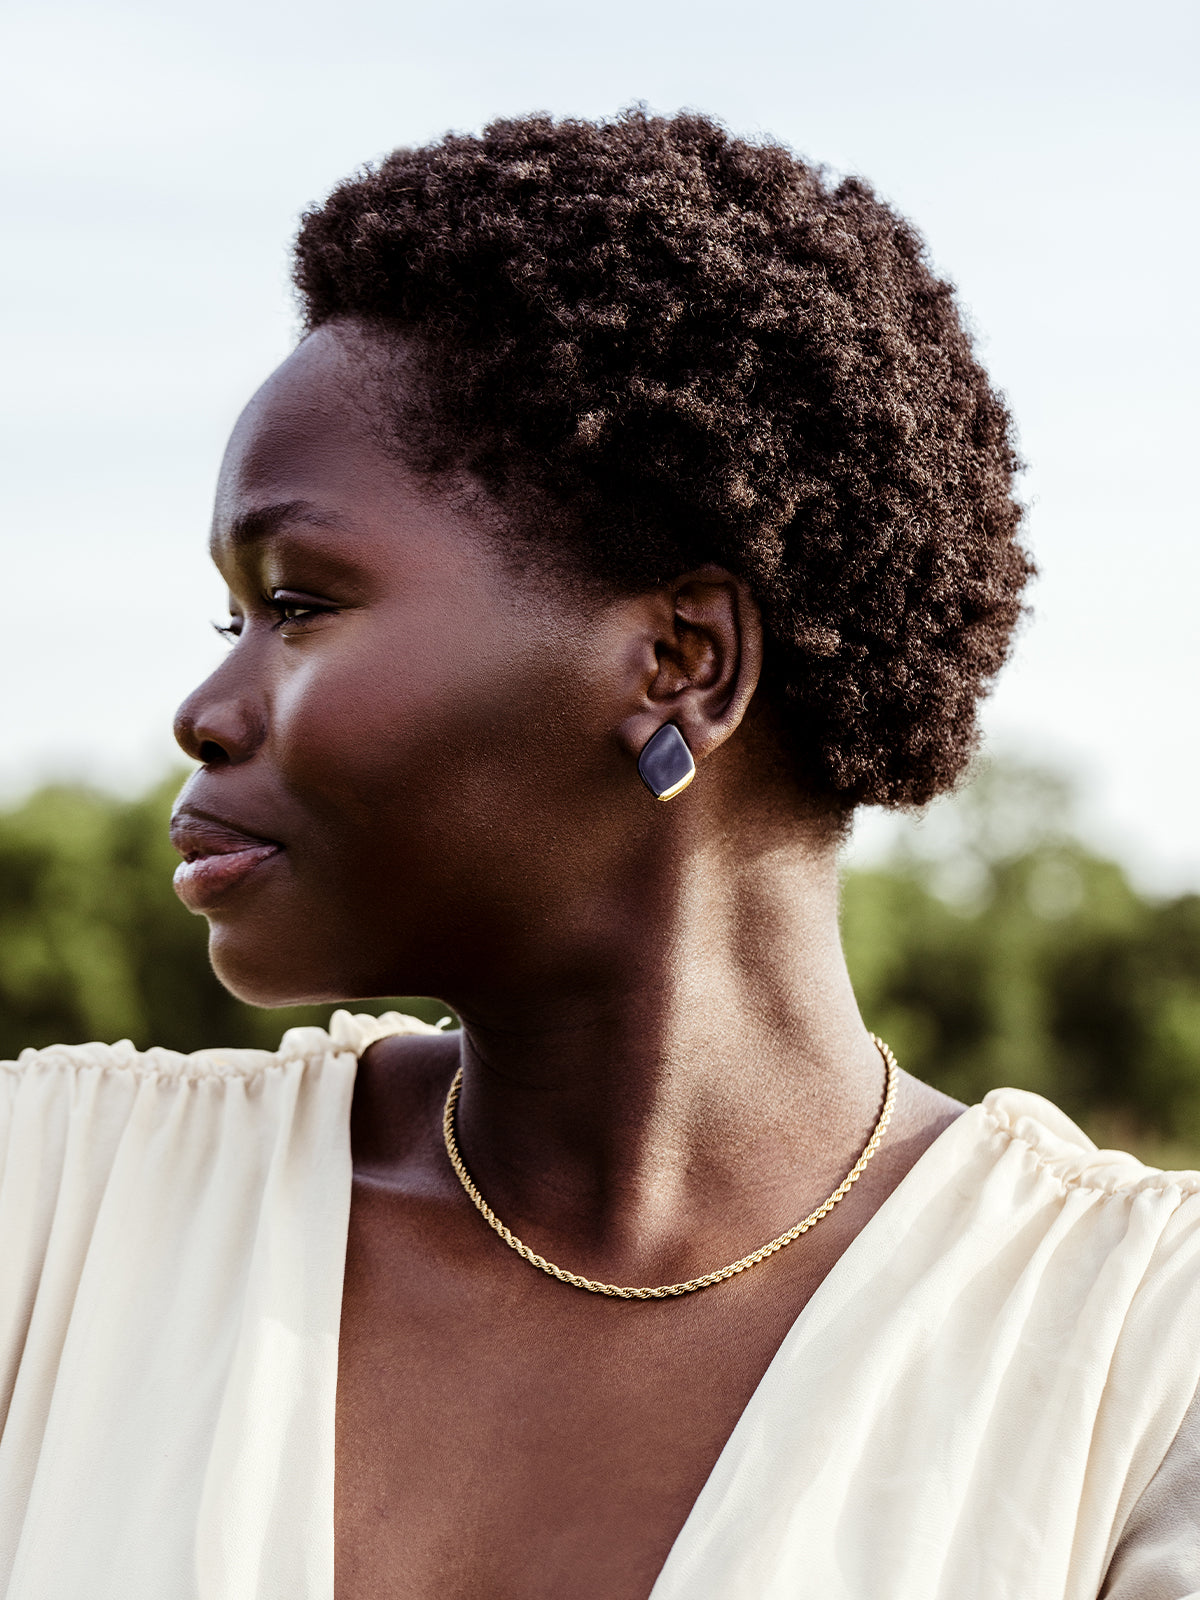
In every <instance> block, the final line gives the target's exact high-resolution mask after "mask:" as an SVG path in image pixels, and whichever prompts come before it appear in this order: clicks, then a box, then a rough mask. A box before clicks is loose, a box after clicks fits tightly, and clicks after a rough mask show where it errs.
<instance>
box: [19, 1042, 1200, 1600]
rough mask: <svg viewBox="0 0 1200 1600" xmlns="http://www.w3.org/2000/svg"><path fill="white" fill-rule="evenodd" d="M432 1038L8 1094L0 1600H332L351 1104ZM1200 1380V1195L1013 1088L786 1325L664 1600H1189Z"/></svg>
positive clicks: (684, 1541)
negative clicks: (379, 1074) (390, 1058)
mask: <svg viewBox="0 0 1200 1600" xmlns="http://www.w3.org/2000/svg"><path fill="white" fill-rule="evenodd" d="M417 1030H422V1031H423V1030H424V1025H423V1024H421V1023H418V1022H415V1021H413V1020H412V1019H411V1018H401V1017H397V1016H392V1017H389V1018H384V1019H375V1018H353V1017H350V1016H349V1015H348V1014H346V1013H344V1012H339V1013H338V1014H337V1015H336V1016H335V1017H334V1019H333V1021H332V1023H331V1031H330V1033H329V1034H326V1033H325V1032H323V1031H322V1030H320V1029H316V1028H301V1029H295V1030H293V1031H292V1032H290V1033H289V1034H287V1035H286V1036H285V1038H284V1040H283V1043H282V1045H281V1047H280V1049H279V1050H278V1052H276V1053H274V1054H272V1053H269V1052H266V1051H254V1050H228V1051H222V1050H207V1051H202V1052H200V1053H199V1054H197V1055H193V1056H180V1055H176V1054H174V1053H172V1052H170V1051H166V1050H151V1051H147V1052H145V1053H139V1052H137V1051H135V1050H134V1049H133V1048H132V1046H130V1045H128V1044H120V1045H114V1046H105V1045H86V1046H81V1047H73V1048H67V1047H61V1048H55V1049H49V1050H40V1051H26V1052H25V1054H24V1055H23V1056H22V1058H21V1060H20V1062H19V1063H13V1062H7V1063H3V1064H2V1065H0V1424H2V1429H3V1431H2V1433H0V1596H3V1597H5V1600H332V1596H333V1470H334V1404H335V1389H336V1379H337V1343H338V1327H339V1320H340V1305H341V1292H342V1274H343V1265H344V1255H345V1245H346V1228H347V1220H348V1216H349V1206H350V1183H351V1165H350V1141H349V1113H350V1098H351V1091H352V1088H353V1082H354V1074H355V1067H356V1063H357V1057H358V1055H359V1054H360V1053H361V1051H362V1050H363V1049H365V1048H366V1045H367V1044H369V1043H370V1042H371V1041H372V1040H373V1039H375V1038H379V1037H381V1036H382V1035H384V1034H386V1033H390V1032H400V1031H417ZM564 1292H565V1291H564ZM147 1330H150V1331H149V1332H147ZM1198 1378H1200V1175H1198V1174H1196V1173H1161V1172H1157V1171H1154V1170H1153V1169H1150V1168H1147V1167H1144V1166H1142V1165H1141V1164H1140V1163H1139V1162H1138V1161H1136V1160H1134V1159H1133V1157H1131V1156H1126V1155H1118V1154H1114V1153H1112V1152H1107V1151H1097V1150H1096V1149H1095V1148H1094V1146H1093V1145H1092V1144H1090V1143H1089V1141H1088V1140H1087V1139H1086V1138H1085V1137H1084V1136H1083V1135H1082V1134H1081V1133H1080V1132H1079V1131H1078V1129H1076V1128H1075V1127H1074V1126H1073V1124H1072V1123H1070V1122H1069V1121H1068V1120H1067V1118H1066V1117H1064V1116H1063V1115H1062V1114H1061V1112H1059V1111H1057V1110H1056V1109H1055V1108H1054V1107H1053V1106H1051V1105H1049V1104H1048V1103H1047V1102H1046V1101H1044V1100H1042V1099H1040V1098H1038V1097H1037V1096H1036V1095H1030V1094H1026V1093H1023V1092H1019V1091H1015V1090H999V1091H997V1092H996V1093H994V1094H991V1095H989V1096H988V1098H987V1099H986V1100H985V1101H984V1103H983V1104H982V1105H979V1106H975V1107H973V1108H972V1109H971V1110H969V1111H968V1112H967V1113H966V1114H965V1115H963V1116H962V1117H960V1118H959V1120H958V1121H957V1122H955V1123H954V1124H953V1125H952V1126H951V1127H950V1128H948V1129H947V1131H946V1132H945V1133H943V1134H942V1136H941V1137H940V1138H939V1139H938V1140H937V1141H936V1142H935V1144H934V1145H933V1146H932V1147H931V1148H930V1149H929V1150H928V1151H927V1152H926V1153H925V1155H923V1156H922V1157H921V1159H920V1160H919V1161H918V1162H917V1164H916V1166H915V1167H914V1168H913V1169H912V1171H911V1172H910V1173H909V1174H908V1176H907V1177H906V1178H905V1179H904V1181H903V1182H902V1183H901V1184H900V1186H899V1187H898V1188H897V1189H896V1191H895V1192H894V1193H893V1194H892V1195H891V1196H890V1197H889V1199H888V1200H887V1201H886V1202H885V1203H884V1205H883V1206H882V1207H881V1208H880V1210H879V1211H878V1212H877V1213H876V1215H875V1216H874V1217H873V1218H872V1219H871V1221H870V1222H869V1223H868V1224H867V1226H866V1227H865V1228H864V1229H863V1231H862V1232H861V1233H860V1234H859V1235H858V1237H857V1238H856V1239H855V1241H854V1242H853V1243H852V1244H851V1246H850V1248H849V1249H848V1250H847V1252H846V1253H845V1255H844V1256H843V1257H842V1258H841V1260H840V1261H839V1262H838V1263H837V1265H836V1266H835V1267H834V1269H833V1271H832V1272H831V1273H830V1275H829V1276H828V1278H826V1280H825V1281H824V1283H823V1284H822V1285H821V1286H820V1288H819V1289H818V1290H817V1292H816V1294H815V1295H814V1296H813V1298H812V1299H811V1301H810V1302H809V1304H808V1305H807V1306H806V1307H805V1309H804V1311H803V1312H802V1313H801V1315H800V1316H799V1318H798V1319H797V1321H796V1323H795V1325H794V1326H793V1327H792V1329H791V1331H790V1332H789V1333H788V1335H787V1337H786V1338H785V1340H784V1342H783V1344H782V1346H781V1348H780V1350H779V1352H778V1354H777V1355H776V1357H775V1359H774V1361H773V1362H772V1363H771V1366H770V1368H769V1369H768V1371H767V1373H766V1375H765V1377H764V1378H763V1380H762V1383H761V1384H760V1385H759V1388H758V1389H757V1391H756V1392H755V1394H754V1396H753V1398H752V1399H751V1401H750V1404H749V1406H748V1407H747V1408H746V1411H745V1413H744V1414H743V1416H742V1418H741V1420H740V1421H739V1423H738V1425H737V1428H736V1429H735V1431H734V1433H733V1435H732V1437H731V1438H730V1440H729V1442H728V1444H727V1445H726V1447H725V1450H724V1452H723V1453H722V1455H721V1457H720V1460H719V1461H718V1462H717V1465H716V1467H715V1469H714V1471H713V1473H712V1476H711V1478H710V1479H709V1481H708V1483H707V1484H706V1486H705V1488H704V1490H703V1492H702V1493H701V1495H700V1497H699V1499H698V1500H697V1502H696V1505H695V1507H694V1508H693V1510H692V1512H691V1515H690V1516H689V1518H688V1520H687V1522H686V1524H685V1526H684V1528H683V1530H682V1532H681V1533H680V1535H679V1538H678V1540H677V1541H676V1544H675V1547H674V1549H673V1550H672V1551H671V1554H670V1556H669V1558H668V1560H667V1562H666V1565H665V1566H664V1568H663V1570H662V1573H661V1574H660V1576H659V1578H658V1581H657V1583H656V1585H655V1587H654V1592H653V1600H784V1597H787V1600H843V1597H844V1600H935V1597H936V1600H1096V1597H1097V1596H1098V1595H1102V1596H1103V1597H1104V1600H1183V1597H1185V1596H1192V1597H1200V1408H1196V1409H1193V1410H1191V1411H1189V1408H1191V1406H1192V1401H1193V1397H1194V1396H1195V1394H1196V1389H1197V1380H1198ZM693 1400H694V1401H695V1403H698V1404H702V1403H703V1396H686V1397H684V1403H687V1402H689V1401H693Z"/></svg>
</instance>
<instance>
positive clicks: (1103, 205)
mask: <svg viewBox="0 0 1200 1600" xmlns="http://www.w3.org/2000/svg"><path fill="white" fill-rule="evenodd" d="M1198 14H1200V13H1198V12H1197V8H1195V7H1194V6H1193V5H1185V4H1183V3H1176V0H1148V3H1145V4H1142V5H1140V6H1138V7H1136V8H1135V7H1132V6H1129V5H1121V6H1117V5H1114V4H1111V3H1109V0H1093V3H1089V4H1083V3H1079V0H1069V3H1064V0H1010V3H1008V4H1006V5H1004V6H995V5H986V6H985V5H983V4H975V3H972V0H953V3H951V0H916V3H908V4H906V3H903V0H899V3H897V0H838V3H836V4H834V3H833V0H826V3H825V4H823V5H820V6H818V5H815V4H812V3H810V0H792V3H786V4H785V3H780V0H762V3H760V4H758V5H756V6H754V7H734V6H732V5H721V6H717V5H713V4H711V3H708V0H686V3H680V0H615V3H613V4H609V5H607V6H605V7H603V8H601V7H598V6H595V5H591V6H581V5H576V6H567V5H564V4H562V3H561V0H559V3H555V4H545V3H535V0H511V3H510V4H508V5H507V6H505V7H502V8H501V7H497V6H495V5H487V6H484V5H482V4H479V3H477V0H471V3H455V0H449V3H446V0H441V3H438V4H427V5H425V6H422V7H420V8H417V7H414V6H412V5H409V4H406V3H399V4H391V5H383V4H379V3H377V0H340V3H339V4H337V5H336V6H335V5H333V4H332V3H326V4H324V5H317V4H314V3H311V0H293V3H289V4H287V5H283V4H275V3H260V0H208V3H206V4H204V5H202V6H198V5H194V4H190V3H189V4H188V5H186V6H185V5H183V4H179V3H177V0H155V3H154V4H146V3H113V4H105V3H98V0H90V3H88V4H78V3H77V4H66V3H62V0H36V3H32V0H9V4H8V6H7V9H6V12H5V20H4V22H3V24H2V27H3V32H4V35H5V37H4V39H3V41H2V48H0V59H2V60H3V67H2V69H0V70H2V73H3V79H2V80H0V103H2V105H3V113H2V114H3V117H4V120H5V122H6V123H7V124H8V126H7V130H6V133H7V136H6V137H5V139H4V142H3V154H2V155H0V171H2V174H3V186H4V198H3V214H4V217H5V221H6V223H7V227H6V230H5V232H6V239H5V245H4V249H3V252H2V253H0V272H2V273H3V278H4V283H3V291H2V293H0V308H2V310H3V316H4V322H5V325H6V326H5V346H6V351H7V361H6V366H7V371H8V375H9V382H8V384H7V385H6V390H5V398H4V402H3V404H4V418H3V450H4V456H5V461H4V467H3V474H2V477H0V511H2V515H3V519H4V532H3V538H4V573H5V577H6V580H7V590H8V603H7V605H6V607H5V625H4V627H3V628H0V684H2V686H3V710H2V724H0V793H7V794H9V795H12V794H15V793H19V792H21V791H22V790H24V789H26V788H28V787H29V786H30V785H31V784H33V783H34V782H36V781H38V780H40V779H42V778H44V777H46V776H48V775H52V774H71V775H85V776H89V777H92V778H93V779H95V780H97V781H100V782H104V783H109V784H115V785H118V786H121V787H125V788H135V787H137V786H138V785H139V784H140V783H142V782H144V781H145V780H146V779H147V778H149V777H150V776H153V775H155V774H157V773H158V772H159V771H160V770H161V769H162V768H163V766H164V765H165V764H166V763H167V762H168V761H169V760H170V759H171V746H170V744H169V734H168V731H167V730H168V728H169V722H170V714H171V710H172V708H173V706H174V705H175V703H176V702H177V701H178V700H179V699H180V698H181V696H182V695H183V693H184V692H185V691H186V690H187V688H189V687H190V686H191V684H192V683H193V682H194V681H195V680H196V679H197V678H198V677H199V676H200V675H201V674H202V673H203V672H204V671H206V670H207V668H208V665H209V664H210V663H211V662H212V661H214V660H215V659H216V652H217V650H218V649H219V648H220V647H219V644H218V642H217V640H216V639H215V637H214V636H213V635H212V633H211V630H210V629H209V627H208V622H209V619H210V618H213V617H219V616H221V615H222V613H223V603H222V602H223V597H222V594H221V590H220V587H219V585H218V584H217V583H216V581H215V579H214V577H213V576H212V575H211V574H210V572H209V570H208V568H207V564H206V558H205V554H204V540H205V533H206V526H207V519H208V502H209V497H210V495H211V491H212V485H213V480H214V477H215V473H216V468H217V464H218V460H219V457H220V452H221V448H222V444H223V441H224V438H225V435H226V434H227V432H228V429H229V427H230V425H231V423H232V421H233V419H234V417H235V416H236V414H237V412H238V410H239V408H240V406H241V404H242V403H243V402H244V400H245V398H246V397H247V395H248V394H249V392H250V391H251V390H252V389H253V388H254V386H255V385H256V383H257V382H258V381H259V380H260V379H261V378H262V377H263V376H264V375H265V374H266V372H267V371H268V370H269V369H270V368H271V367H272V365H273V364H274V363H275V362H276V361H278V360H279V358H280V357H281V356H282V355H283V354H284V353H285V352H286V351H287V349H288V348H289V345H290V343H291V341H292V339H293V337H294V321H293V314H292V308H291V304H290V300H289V295H288V289H287V276H286V275H287V254H288V245H289V241H290V238H291V235H292V233H293V231H294V228H295V224H296V219H297V216H298V214H299V212H300V210H301V209H302V208H303V207H304V206H305V205H306V204H307V203H309V202H310V201H312V200H314V199H316V198H319V197H320V196H321V195H322V194H323V193H324V192H325V191H326V190H327V189H328V188H329V187H330V186H331V185H332V184H333V183H334V182H335V181H336V180H337V179H338V178H340V177H342V176H344V175H345V174H346V173H347V172H349V171H350V170H352V169H353V168H354V167H355V166H356V165H358V164H359V163H360V162H361V161H363V160H365V159H367V158H369V157H371V156H373V155H376V154H379V153H382V152H384V151H385V150H387V149H389V148H391V147H392V146H394V145H396V144H401V143H411V142H414V141H422V140H425V139H428V138H432V137H436V136H437V135H438V134H439V133H441V132H443V131H444V130H445V129H446V128H449V127H454V128H459V129H477V128H479V127H480V126H481V125H482V124H483V123H484V122H485V121H487V120H488V119H489V118H490V117H492V116H495V115H498V114H507V113H516V112H521V111H527V110H533V109H546V110H550V111H553V112H557V113H574V114H580V115H586V116H595V115H600V114H604V113H610V112H612V111H614V110H616V109H617V108H619V107H620V106H622V105H624V104H627V103H629V102H630V101H632V100H645V101H647V102H648V103H649V105H650V106H651V107H652V108H653V109H656V110H674V109H677V108H678V107H681V106H693V107H698V108H701V109H703V110H706V111H709V112H713V113H715V114H717V115H718V116H720V117H722V118H723V119H724V120H725V121H726V122H727V123H728V124H729V125H730V126H731V127H732V128H734V129H735V130H736V131H738V132H741V133H749V134H757V133H770V134H772V135H774V136H776V137H778V138H781V139H783V140H785V141H786V142H787V143H789V144H790V145H792V146H793V147H794V148H795V149H797V150H799V151H800V152H802V153H803V154H805V155H806V156H808V157H810V158H812V159H815V160H821V161H825V162H827V163H828V164H829V165H830V166H832V167H833V168H835V169H837V170H839V171H854V172H861V173H863V174H865V175H866V176H867V177H868V178H869V179H870V180H871V181H872V182H873V183H874V184H875V185H876V186H877V188H878V189H879V190H880V191H881V192H882V193H883V194H884V195H885V196H887V197H888V198H889V199H890V200H891V201H892V202H893V203H894V204H895V205H897V206H898V207H899V208H900V209H901V210H902V211H904V212H905V213H907V214H908V215H909V216H910V217H911V218H913V219H914V220H915V221H916V223H917V224H918V226H919V227H920V228H921V230H922V231H923V233H924V234H925V236H926V238H927V239H928V241H929V244H930V248H931V252H932V255H933V258H934V260H935V262H936V264H937V265H938V267H939V268H940V269H941V270H942V271H943V272H944V273H946V274H947V275H948V276H950V277H951V278H952V279H953V280H954V281H955V282H956V283H957V284H958V285H959V288H960V292H961V296H962V299H963V301H964V302H965V304H966V306H967V307H968V309H969V313H970V316H971V318H972V321H973V323H974V326H975V328H976V329H977V332H978V336H979V340H980V346H981V350H982V353H983V355H984V359H985V360H986V361H987V363H988V365H989V367H990V368H991V371H992V373H993V375H994V377H995V378H996V380H997V381H998V382H999V383H1000V384H1001V386H1002V387H1003V388H1004V389H1005V390H1006V391H1007V392H1008V395H1009V398H1010V400H1011V403H1012V405H1013V407H1014V410H1015V412H1016V415H1017V418H1018V421H1019V424H1020V428H1021V440H1022V446H1023V449H1024V453H1025V455H1026V457H1027V459H1028V461H1029V463H1030V467H1029V472H1028V475H1027V479H1026V484H1025V493H1026V495H1027V497H1028V499H1029V501H1030V502H1031V505H1032V512H1031V516H1030V520H1029V536H1030V539H1031V542H1032V544H1033V546H1034V550H1035V554H1036V556H1037V558H1038V561H1039V563H1040V565H1041V568H1042V574H1043V575H1042V578H1041V580H1040V582H1039V584H1038V586H1037V589H1036V593H1035V595H1034V604H1035V609H1036V615H1035V617H1034V620H1033V622H1032V624H1031V625H1030V627H1029V628H1028V629H1027V631H1026V633H1025V636H1024V638H1023V640H1022V643H1021V646H1020V650H1019V652H1018V657H1017V660H1016V662H1015V664H1014V666H1013V667H1012V668H1011V669H1010V671H1009V674H1008V676H1007V678H1006V679H1005V680H1004V682H1003V683H1002V686H1001V688H1000V689H999V691H998V692H997V694H996V696H995V699H994V701H993V702H992V704H991V706H990V709H989V712H988V717H987V729H988V736H989V740H990V742H991V743H992V745H993V746H994V747H996V748H1000V749H1016V750H1021V751H1024V752H1028V753H1032V754H1033V755H1034V756H1036V757H1039V758H1041V759H1046V760H1050V761H1052V762H1055V763H1057V764H1059V765H1062V766H1064V767H1066V768H1067V769H1069V770H1071V771H1073V772H1075V773H1077V774H1078V775H1079V777H1080V781H1081V783H1082V785H1083V789H1084V795H1085V814H1086V820H1087V824H1088V826H1089V827H1090V829H1091V830H1092V832H1093V834H1094V835H1095V836H1096V837H1097V838H1098V839H1099V840H1101V841H1102V842H1103V843H1105V844H1106V845H1107V846H1108V847H1110V848H1112V849H1115V850H1117V851H1118V852H1120V853H1122V854H1123V855H1124V856H1125V857H1126V858H1128V859H1129V860H1130V861H1131V862H1133V864H1134V865H1135V867H1136V868H1137V870H1138V872H1139V873H1140V874H1141V875H1142V877H1143V878H1144V879H1145V880H1146V881H1147V882H1151V883H1154V884H1157V885H1159V886H1160V887H1162V888H1166V889H1169V888H1173V887H1179V886H1184V885H1190V886H1198V887H1200V827H1198V826H1197V823H1196V816H1197V802H1196V798H1195V796H1196V795H1197V793H1200V737H1198V732H1197V718H1196V716H1195V714H1194V702H1195V699H1196V695H1197V691H1198V689H1200V637H1198V630H1197V623H1196V597H1197V593H1198V592H1200V526H1198V513H1197V496H1196V494H1195V491H1194V488H1193V480H1194V478H1195V476H1196V465H1197V451H1196V445H1195V442H1194V436H1195V434H1196V432H1197V424H1198V421H1200V405H1198V402H1197V383H1196V369H1197V365H1198V362H1200V328H1198V319H1197V312H1196V262H1197V258H1198V256H1200V225H1198V223H1197V220H1196V219H1197V215H1198V211H1200V208H1198V205H1197V194H1196V172H1197V171H1198V170H1200V150H1198V148H1197V147H1198V145H1200V139H1198V137H1197V117H1196V104H1195V88H1194V86H1195V83H1196V80H1197V67H1198V65H1200V62H1198V51H1197V36H1198V24H1197V16H1198Z"/></svg>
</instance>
